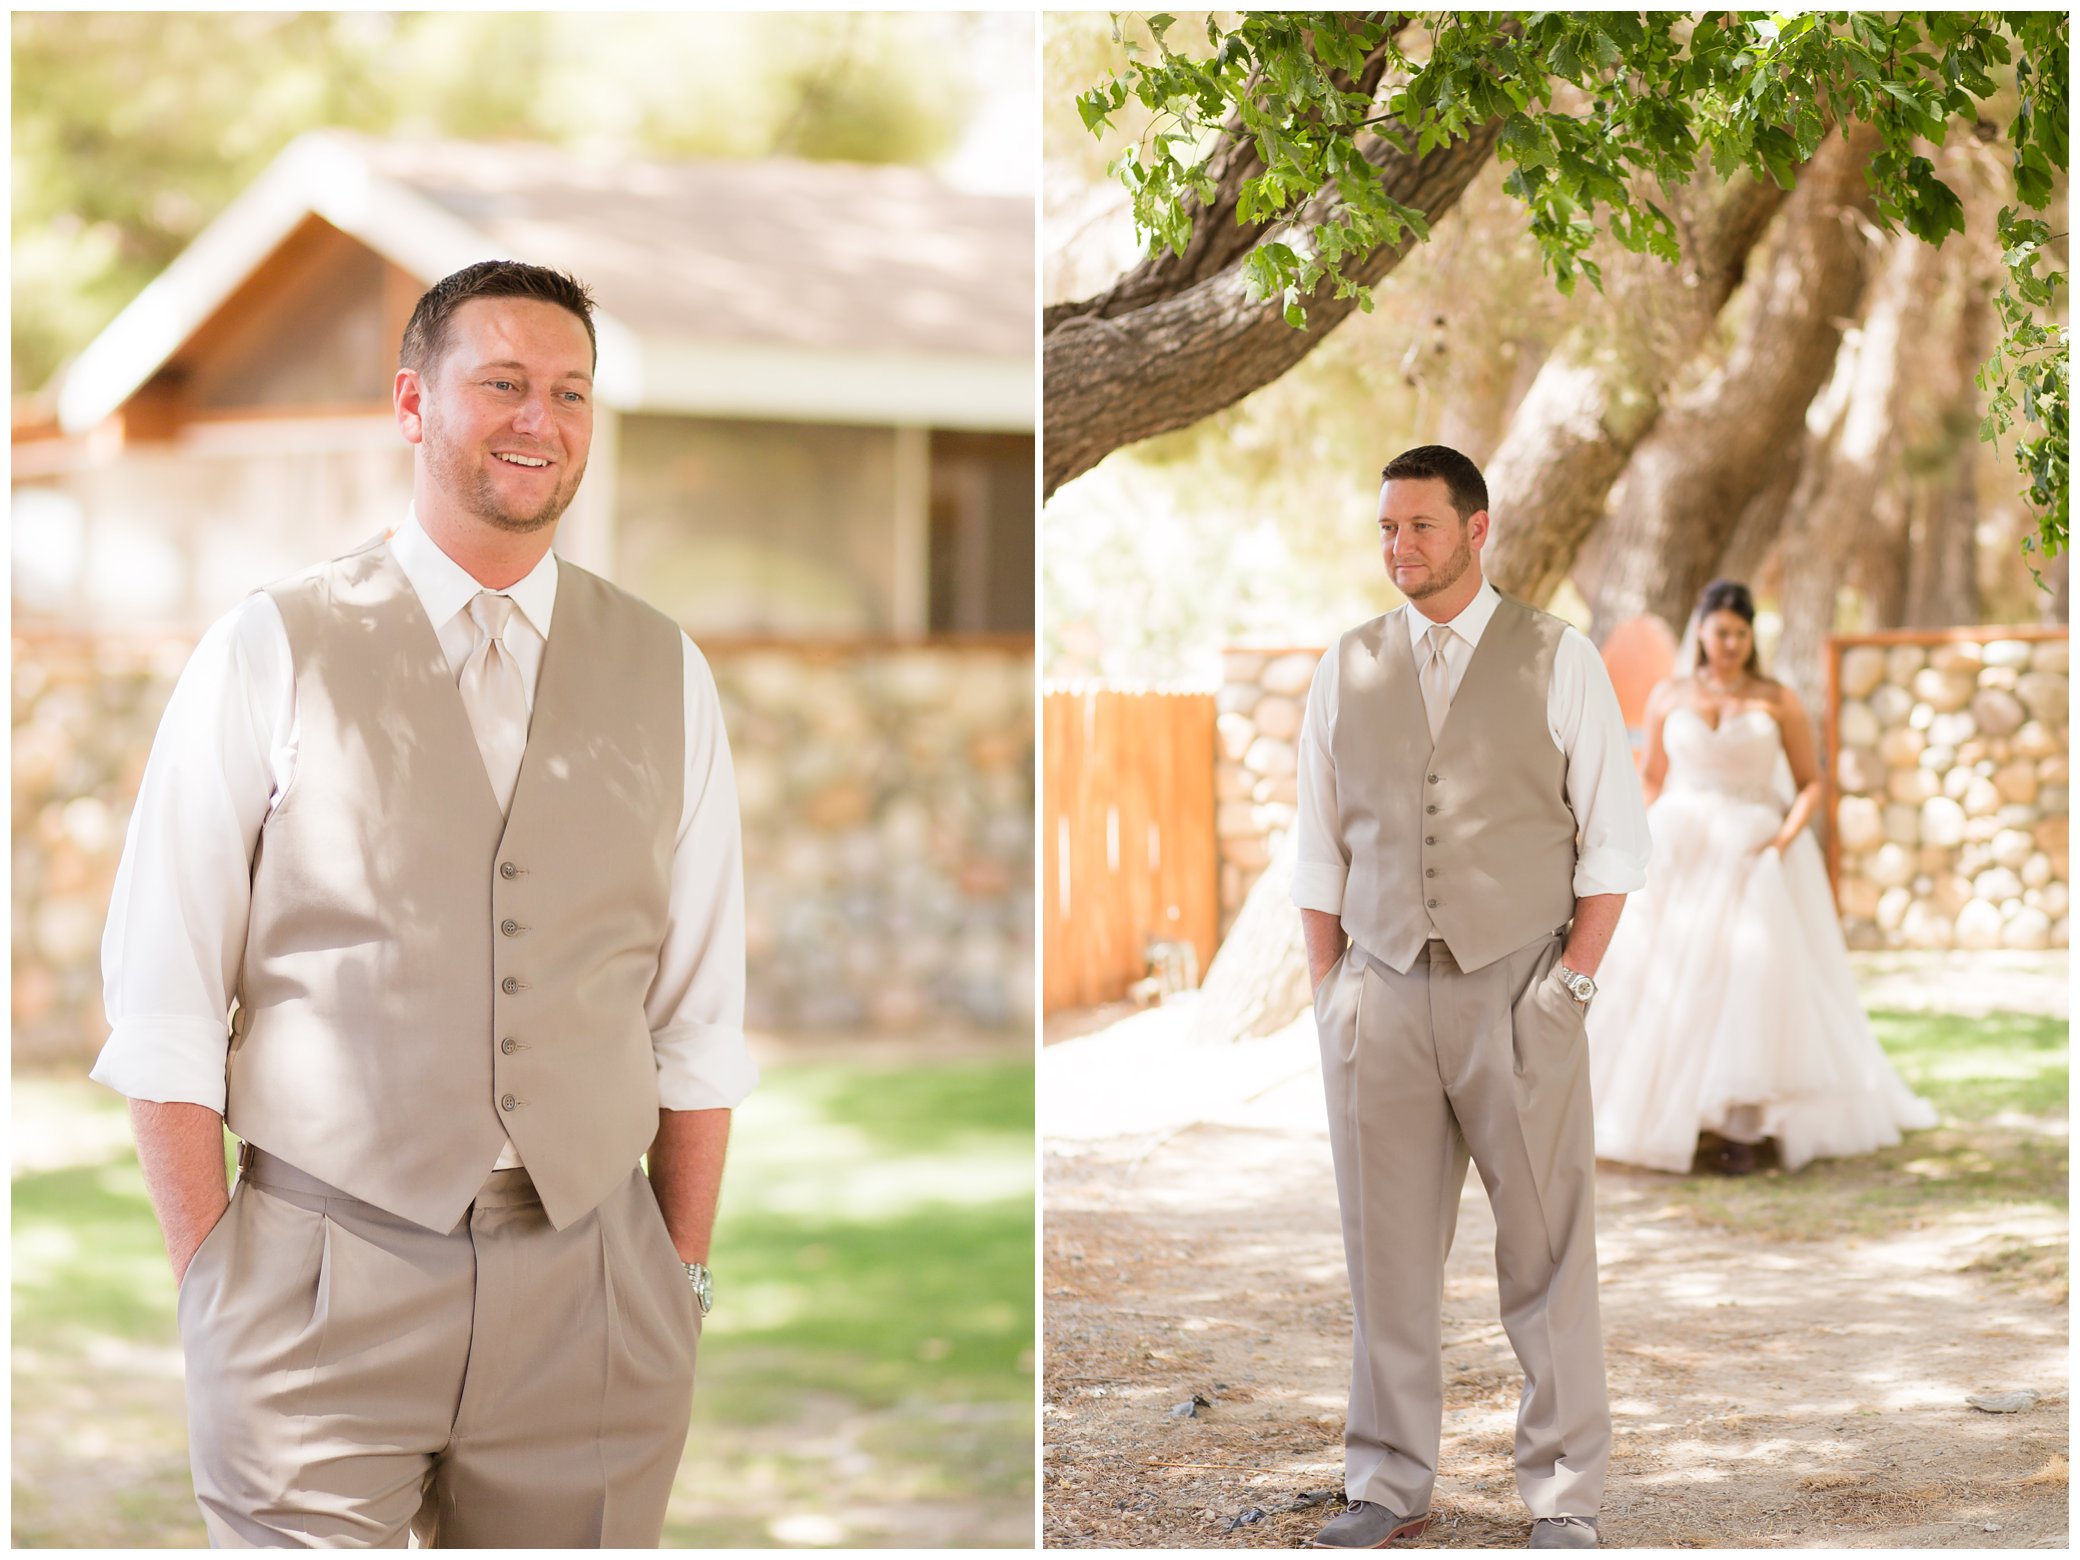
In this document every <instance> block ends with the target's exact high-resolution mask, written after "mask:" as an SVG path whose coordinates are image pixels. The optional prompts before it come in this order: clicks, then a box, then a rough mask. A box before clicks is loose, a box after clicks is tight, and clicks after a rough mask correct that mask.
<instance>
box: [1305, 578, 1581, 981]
mask: <svg viewBox="0 0 2080 1560" xmlns="http://www.w3.org/2000/svg"><path fill="white" fill-rule="evenodd" d="M1411 610H1412V609H1411V608H1409V607H1405V606H1403V607H1398V608H1396V609H1395V610H1394V611H1392V612H1389V613H1387V614H1386V615H1385V616H1384V617H1377V618H1374V619H1373V620H1372V621H1371V622H1369V623H1366V624H1363V625H1361V626H1360V627H1358V628H1354V629H1352V630H1351V631H1350V632H1349V633H1347V634H1345V635H1344V636H1343V638H1342V639H1340V640H1338V641H1337V644H1336V648H1335V649H1333V650H1332V651H1330V652H1329V653H1330V654H1331V655H1334V656H1336V657H1337V659H1338V678H1339V686H1338V700H1337V710H1336V728H1335V730H1334V731H1332V732H1331V733H1330V735H1329V746H1330V752H1331V754H1332V755H1333V756H1334V758H1335V761H1336V799H1337V807H1338V811H1339V814H1340V817H1341V822H1342V838H1343V843H1344V846H1345V848H1346V849H1348V850H1349V852H1350V876H1349V877H1348V879H1347V880H1346V881H1345V884H1344V890H1343V929H1344V930H1345V931H1346V932H1348V933H1349V934H1350V938H1351V941H1353V942H1355V943H1356V944H1357V945H1358V946H1359V947H1360V948H1363V949H1365V950H1366V951H1368V952H1370V953H1372V954H1373V955H1375V956H1376V957H1378V958H1380V959H1382V960H1384V961H1385V962H1386V963H1387V964H1388V965H1390V966H1391V967H1392V968H1394V969H1395V970H1397V971H1404V972H1405V971H1406V970H1407V969H1408V968H1409V966H1411V965H1412V964H1414V963H1415V960H1416V956H1417V955H1418V954H1420V953H1421V952H1422V950H1423V944H1424V942H1425V941H1426V940H1427V939H1428V938H1429V936H1430V935H1431V924H1432V922H1433V920H1434V921H1435V923H1436V929H1437V931H1438V932H1440V933H1442V934H1443V936H1444V940H1445V944H1446V946H1447V947H1448V948H1450V950H1451V953H1452V959H1453V962H1454V963H1456V964H1457V965H1458V966H1459V967H1460V968H1461V969H1463V970H1477V969H1480V968H1481V967H1482V966H1483V965H1487V964H1491V963H1493V962H1494V961H1495V960H1497V959H1499V958H1501V957H1502V956H1503V955H1504V954H1507V953H1513V952H1515V951H1516V950H1517V949H1519V948H1521V947H1523V946H1524V945H1525V944H1526V943H1528V942H1531V941H1532V940H1533V939H1535V938H1538V937H1543V936H1545V935H1547V934H1548V933H1550V932H1552V931H1553V930H1554V929H1555V928H1556V927H1559V926H1560V925H1562V924H1563V923H1565V922H1566V921H1567V920H1568V918H1569V917H1571V916H1572V915H1573V914H1574V866H1575V832H1576V831H1575V817H1574V812H1573V810H1572V809H1571V808H1570V807H1569V806H1568V805H1567V789H1566V787H1567V760H1566V758H1565V757H1564V756H1563V755H1562V754H1561V752H1560V750H1559V749H1558V748H1556V747H1554V746H1553V739H1552V736H1551V735H1550V734H1549V731H1548V728H1547V725H1546V691H1547V689H1548V688H1549V687H1550V686H1551V683H1552V678H1553V656H1554V653H1555V652H1556V651H1557V650H1558V648H1559V644H1560V634H1561V631H1562V630H1563V629H1564V628H1565V627H1566V625H1565V624H1563V623H1562V622H1561V621H1560V620H1559V619H1558V618H1556V617H1550V616H1548V615H1547V614H1546V613H1543V612H1536V611H1533V610H1532V609H1531V608H1530V607H1527V606H1525V605H1523V604H1522V603H1521V602H1517V601H1512V600H1511V599H1510V598H1509V597H1507V596H1504V597H1503V598H1502V599H1501V600H1500V601H1499V602H1498V603H1497V604H1496V607H1495V615H1494V616H1493V617H1491V618H1490V619H1489V620H1488V626H1487V628H1486V629H1485V630H1483V631H1482V633H1481V639H1480V643H1479V644H1478V645H1477V646H1475V648H1474V652H1473V660H1472V661H1471V662H1470V663H1469V664H1468V666H1467V668H1466V676H1465V679H1464V681H1462V682H1461V683H1460V684H1459V692H1458V694H1457V696H1456V697H1454V698H1453V700H1452V710H1451V714H1450V716H1449V717H1447V719H1446V720H1445V723H1444V730H1443V732H1442V734H1441V735H1440V736H1439V737H1438V739H1437V745H1436V748H1435V750H1434V751H1433V749H1432V747H1431V743H1430V723H1429V721H1428V719H1427V718H1426V716H1425V714H1424V710H1423V690H1422V688H1421V686H1420V685H1419V683H1418V681H1417V671H1416V658H1415V653H1414V652H1413V651H1412V650H1411V649H1410V648H1409V642H1408V622H1407V616H1406V615H1407V613H1408V612H1409V611H1411Z"/></svg>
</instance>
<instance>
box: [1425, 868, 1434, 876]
mask: <svg viewBox="0 0 2080 1560" xmlns="http://www.w3.org/2000/svg"><path fill="white" fill-rule="evenodd" d="M1423 876H1424V877H1436V876H1437V868H1435V867H1425V868H1423Z"/></svg>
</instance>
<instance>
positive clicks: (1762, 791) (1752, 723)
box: [1661, 707, 1784, 804]
mask: <svg viewBox="0 0 2080 1560" xmlns="http://www.w3.org/2000/svg"><path fill="white" fill-rule="evenodd" d="M1661 732H1662V747H1663V749H1664V750H1665V751H1666V752H1667V754H1668V779H1667V783H1666V785H1665V786H1664V787H1663V791H1664V794H1665V793H1666V792H1668V791H1675V792H1677V793H1679V794H1680V793H1683V792H1708V793H1711V794H1713V795H1718V796H1724V797H1729V798H1732V799H1733V800H1735V801H1743V802H1759V803H1771V804H1775V803H1776V802H1777V797H1778V793H1777V790H1776V779H1777V764H1778V760H1779V759H1781V758H1782V757H1783V753H1784V743H1783V738H1782V736H1781V734H1780V733H1779V731H1778V728H1777V721H1776V717H1775V716H1773V715H1771V714H1770V713H1769V711H1767V710H1742V711H1740V712H1739V713H1737V714H1733V715H1728V716H1726V717H1725V718H1724V719H1723V720H1721V721H1720V723H1719V724H1718V725H1716V726H1714V725H1712V724H1711V723H1710V722H1708V721H1707V720H1706V719H1705V718H1704V717H1703V716H1702V715H1700V714H1698V713H1697V712H1696V711H1695V710H1693V709H1690V708H1688V707H1685V708H1682V709H1678V710H1674V711H1672V712H1671V713H1670V714H1669V717H1668V720H1667V722H1666V723H1665V724H1664V725H1663V726H1662V728H1661Z"/></svg>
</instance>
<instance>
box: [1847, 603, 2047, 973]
mask: <svg viewBox="0 0 2080 1560" xmlns="http://www.w3.org/2000/svg"><path fill="white" fill-rule="evenodd" d="M1976 632H1977V633H1979V634H1983V637H1974V638H1945V639H1941V640H1936V641H1934V642H1930V643H1911V642H1901V641H1900V640H1899V639H1898V638H1897V637H1896V636H1895V637H1893V638H1892V639H1890V641H1889V642H1860V643H1859V642H1853V641H1850V642H1840V641H1838V642H1837V643H1838V649H1837V652H1836V653H1837V655H1838V656H1839V660H1838V662H1837V666H1836V686H1837V688H1838V690H1839V695H1840V711H1839V715H1838V717H1837V722H1836V744H1835V754H1836V758H1835V773H1834V779H1835V782H1836V801H1835V825H1836V836H1837V838H1836V851H1837V859H1838V862H1839V876H1838V897H1839V900H1840V904H1841V910H1842V926H1843V931H1844V932H1845V934H1846V935H1847V936H1848V938H1849V941H1850V945H1851V946H1852V947H1861V948H2049V947H2057V948H2063V947H2067V946H2070V943H2069V939H2068V931H2067V925H2068V921H2067V909H2068V903H2069V889H2068V885H2069V883H2070V877H2069V874H2068V870H2067V851H2066V844H2067V807H2068V787H2069V783H2070V782H2069V779H2068V774H2069V770H2068V748H2067V738H2068V719H2069V716H2068V705H2067V698H2068V683H2067V641H2066V638H2065V636H2064V634H2063V632H2061V633H2060V634H2059V635H2058V636H2057V637H2055V638H2024V637H2020V636H2016V637H1999V636H2001V635H2002V634H2003V632H2004V631H2003V630H1999V629H1988V630H1982V631H1976ZM2005 632H2006V633H2008V634H2013V633H2014V631H2013V630H2007V631H2005Z"/></svg>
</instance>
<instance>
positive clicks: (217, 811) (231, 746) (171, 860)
mask: <svg viewBox="0 0 2080 1560" xmlns="http://www.w3.org/2000/svg"><path fill="white" fill-rule="evenodd" d="M294 699H295V685H294V676H293V673H292V670H291V666H290V661H289V643H288V636H287V634H286V633H285V632H284V631H283V628H282V619H281V614H280V613H279V612H278V611H277V610H276V608H275V605H274V602H273V600H272V599H271V598H270V597H268V596H266V595H253V596H249V597H247V598H246V600H245V601H244V602H242V603H241V604H240V605H239V606H238V607H236V608H234V609H233V610H232V611H231V612H229V613H227V614H226V615H225V616H224V617H222V618H220V619H219V620H218V621H217V622H216V623H214V624H213V625H211V627H210V629H209V631H208V632H207V633H205V634H204V635H203V636H202V639H201V641H200V642H199V643H198V644H197V645H196V647H195V653H194V654H193V655H192V656H190V657H189V659H188V664H187V666H186V667H185V668H184V669H183V670H182V672H181V675H180V679H179V681H178V682H177V683H175V685H174V690H173V697H172V698H171V699H170V700H169V701H168V702H167V706H166V713H165V715H164V716H163V717H162V718H161V719H160V722H159V730H158V734H157V735H156V736H155V737H154V738H153V741H152V751H151V756H150V758H149V759H148V760H147V761H146V764H145V771H144V780H143V782H142V784H141V785H140V786H139V788H138V793H137V802H136V805H135V806H134V807H133V808H132V809H131V813H130V824H129V831H128V833H127V835H126V837H125V839H124V842H123V856H122V860H121V862H120V863H119V865H118V866H117V868H116V881H115V889H114V892H113V893H112V894H111V895H110V899H109V908H108V925H107V928H106V929H105V930H104V932H103V934H102V939H101V971H102V1006H103V1009H104V1011H105V1013H106V1015H107V1018H108V1024H109V1036H108V1040H107V1042H106V1043H105V1044H104V1045H103V1046H102V1048H101V1054H100V1056H99V1058H97V1059H96V1061H95V1063H94V1069H93V1072H92V1073H91V1074H90V1076H91V1077H92V1078H93V1079H94V1081H95V1082H97V1083H102V1084H106V1085H107V1086H108V1087H109V1088H111V1089H114V1090H115V1091H116V1092H117V1093H119V1094H126V1095H128V1096H130V1097H131V1098H132V1099H140V1100H157V1101H162V1102H174V1101H181V1102H186V1103H191V1104H196V1105H205V1106H207V1107H209V1108H210V1109H211V1110H214V1111H217V1112H218V1113H220V1114H221V1113H222V1111H223V1109H224V1091H225V1081H224V1063H225V1058H226V1056H227V1055H228V1053H229V1050H230V1033H229V1027H228V1019H229V1015H230V1007H231V994H232V990H233V988H234V986H235V984H236V982H237V979H238V970H239V965H240V962H241V960H242V959H243V957H244V953H245V938H246V921H247V916H248V913H249V910H250V906H251V896H252V887H251V884H252V861H253V848H254V844H255V842H256V841H257V840H258V838H259V835H260V826H261V823H262V822H263V820H264V819H265V818H266V816H267V811H268V808H269V807H270V806H271V805H272V802H273V799H274V794H275V789H276V773H277V769H278V767H279V766H280V764H281V762H282V758H283V754H282V752H281V751H280V744H281V743H283V742H284V741H286V740H288V737H287V733H288V732H289V731H290V729H291V727H292V724H293V718H292V712H293V707H294Z"/></svg>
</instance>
